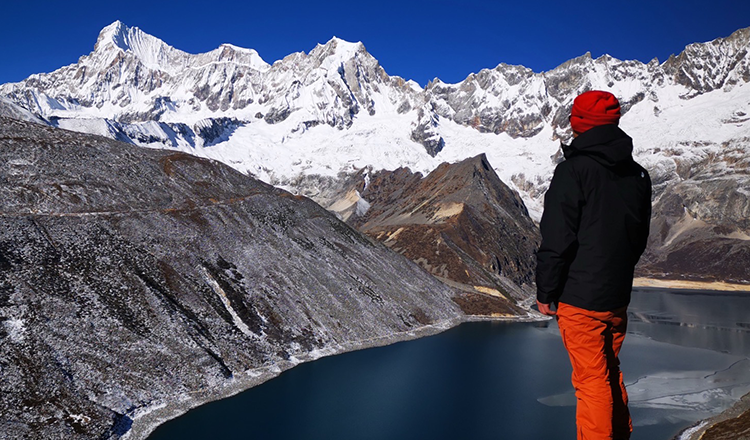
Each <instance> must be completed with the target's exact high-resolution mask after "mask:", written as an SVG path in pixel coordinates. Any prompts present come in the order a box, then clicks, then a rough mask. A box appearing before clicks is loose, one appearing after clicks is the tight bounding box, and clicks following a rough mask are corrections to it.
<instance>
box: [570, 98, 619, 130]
mask: <svg viewBox="0 0 750 440" xmlns="http://www.w3.org/2000/svg"><path fill="white" fill-rule="evenodd" d="M619 122H620V102H619V101H617V98H615V95H613V94H611V93H609V92H603V91H601V90H591V91H589V92H584V93H581V94H580V95H578V97H577V98H576V99H575V100H574V101H573V108H572V109H571V110H570V126H571V127H572V128H573V131H574V132H576V133H583V132H585V131H587V130H590V129H592V128H594V127H596V126H599V125H607V124H615V125H617V124H618V123H619Z"/></svg>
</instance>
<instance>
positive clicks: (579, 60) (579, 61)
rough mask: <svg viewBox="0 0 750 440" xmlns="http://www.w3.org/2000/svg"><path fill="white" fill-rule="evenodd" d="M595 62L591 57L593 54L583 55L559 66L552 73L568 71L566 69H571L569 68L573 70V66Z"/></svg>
mask: <svg viewBox="0 0 750 440" xmlns="http://www.w3.org/2000/svg"><path fill="white" fill-rule="evenodd" d="M593 61H594V59H593V58H592V57H591V52H586V53H585V54H583V55H581V56H578V57H575V58H572V59H570V60H568V61H566V62H564V63H562V64H560V65H559V66H557V67H555V68H554V69H552V70H551V71H550V72H554V71H556V70H566V69H569V68H571V67H572V66H575V65H582V64H590V63H592V62H593Z"/></svg>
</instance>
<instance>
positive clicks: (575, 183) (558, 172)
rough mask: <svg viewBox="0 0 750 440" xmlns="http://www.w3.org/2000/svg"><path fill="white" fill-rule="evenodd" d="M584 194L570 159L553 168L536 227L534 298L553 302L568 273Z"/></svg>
mask: <svg viewBox="0 0 750 440" xmlns="http://www.w3.org/2000/svg"><path fill="white" fill-rule="evenodd" d="M583 204H584V196H583V192H582V190H581V185H580V183H579V180H578V178H577V176H576V174H575V170H574V169H573V164H572V163H571V162H570V161H565V162H562V163H561V164H559V165H558V166H557V168H556V169H555V173H554V176H553V177H552V182H551V183H550V186H549V189H548V190H547V193H546V194H545V196H544V213H543V214H542V221H541V223H540V229H541V233H542V244H541V245H540V247H539V250H538V251H537V254H536V258H537V264H536V288H537V300H539V302H541V303H543V304H549V303H552V302H555V303H556V302H557V301H558V300H559V298H560V295H561V294H562V290H563V287H564V286H565V281H566V278H567V276H568V268H569V267H570V263H571V262H572V261H573V259H574V258H575V255H576V252H577V250H578V227H579V224H580V220H581V208H582V206H583Z"/></svg>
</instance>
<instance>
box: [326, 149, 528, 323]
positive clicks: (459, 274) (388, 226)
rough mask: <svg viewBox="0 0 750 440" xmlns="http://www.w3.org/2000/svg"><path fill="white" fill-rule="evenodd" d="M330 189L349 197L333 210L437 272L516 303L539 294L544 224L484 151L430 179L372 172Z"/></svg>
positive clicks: (331, 202) (329, 203)
mask: <svg viewBox="0 0 750 440" xmlns="http://www.w3.org/2000/svg"><path fill="white" fill-rule="evenodd" d="M331 193H333V195H334V196H340V195H341V194H344V197H338V198H336V197H331V198H329V199H327V200H326V202H325V204H324V206H325V207H326V208H328V209H329V210H331V211H333V212H336V213H337V214H338V215H340V216H341V217H342V218H344V219H346V220H347V222H348V223H349V224H350V225H352V226H354V227H356V228H357V229H358V230H360V231H362V232H364V233H365V234H367V235H369V236H370V237H372V238H374V239H376V240H379V241H381V242H383V243H384V244H385V245H386V246H388V247H390V248H391V249H393V250H394V251H396V252H399V253H401V254H403V255H405V256H407V257H409V258H410V259H411V260H413V261H415V262H417V263H419V264H420V265H421V266H422V267H423V268H425V269H426V270H428V271H429V272H430V273H432V274H433V275H435V276H436V277H439V278H440V279H442V280H444V281H449V282H451V284H452V285H456V286H459V287H460V288H462V289H463V290H465V291H467V292H470V293H473V294H475V295H476V294H477V293H479V292H481V293H484V294H490V295H494V296H495V297H497V298H501V299H507V300H509V301H510V303H511V304H514V303H516V302H526V301H528V300H529V299H530V298H531V297H533V296H534V294H535V290H534V289H533V279H534V268H535V259H534V253H535V251H536V248H537V247H538V245H539V231H538V228H537V227H536V225H535V224H534V223H533V221H532V220H531V219H530V218H529V216H528V212H527V211H526V207H525V206H524V204H523V202H522V201H521V199H520V197H519V196H518V194H517V193H515V192H513V191H512V190H511V189H510V188H508V187H507V186H506V185H505V184H503V183H502V182H501V181H500V179H499V178H498V177H497V174H495V172H494V170H493V169H492V167H491V165H490V163H489V162H488V161H487V158H486V157H485V156H484V155H480V156H477V157H474V158H470V159H466V160H464V161H462V162H459V163H456V164H447V163H445V164H443V165H441V166H439V167H438V168H437V169H435V170H434V171H432V172H431V173H430V174H429V175H427V176H422V175H421V174H420V173H412V172H411V171H410V170H408V169H405V168H400V169H397V170H395V171H392V172H391V171H377V172H372V171H371V170H369V171H367V172H363V173H360V174H358V175H356V176H355V177H353V178H351V179H349V181H348V182H347V185H346V187H345V188H337V189H336V190H334V191H331ZM511 310H512V309H511ZM496 313H499V312H496ZM506 313H507V312H506ZM515 313H518V312H515Z"/></svg>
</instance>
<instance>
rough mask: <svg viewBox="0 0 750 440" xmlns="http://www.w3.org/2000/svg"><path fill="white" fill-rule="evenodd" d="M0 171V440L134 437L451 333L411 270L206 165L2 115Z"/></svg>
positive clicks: (272, 191)
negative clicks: (335, 366)
mask: <svg viewBox="0 0 750 440" xmlns="http://www.w3.org/2000/svg"><path fill="white" fill-rule="evenodd" d="M0 158H1V160H0V223H2V226H1V227H0V269H1V270H0V368H1V371H2V378H3V380H2V382H1V383H0V414H1V415H0V437H2V438H8V439H10V438H67V439H78V438H80V439H83V438H113V439H114V438H119V437H120V436H122V435H123V434H125V433H128V432H130V431H131V430H132V429H135V427H138V426H140V427H141V429H140V431H139V432H140V434H139V435H141V436H142V435H145V433H147V432H148V429H147V427H146V428H143V426H141V425H139V423H141V420H143V419H142V417H145V415H148V413H149V411H151V410H153V409H155V408H162V409H161V410H160V411H167V410H168V409H169V408H171V406H170V405H173V404H175V403H176V402H179V403H180V405H182V408H183V409H182V411H184V409H186V408H189V407H191V406H194V405H197V404H199V403H201V402H202V401H205V399H210V398H216V397H217V396H220V395H226V393H227V392H228V391H227V390H230V389H234V388H232V387H235V388H241V387H242V384H244V383H246V380H247V379H248V378H252V377H254V376H256V375H259V374H260V372H261V371H266V372H269V374H271V375H272V374H278V373H279V372H280V371H282V370H283V369H285V368H289V367H291V366H293V365H294V364H295V363H298V362H300V361H302V360H305V359H310V358H314V357H316V356H320V355H323V354H332V353H336V352H339V351H342V350H347V349H351V348H353V347H357V346H367V345H372V344H382V343H387V342H388V341H391V340H395V339H398V338H404V337H409V336H408V335H409V334H412V335H414V334H415V333H414V332H417V331H419V330H420V329H430V328H432V329H435V330H433V331H436V329H438V328H441V327H443V328H444V327H446V326H449V325H452V324H455V323H457V322H458V321H459V320H461V319H463V318H462V316H463V313H462V312H461V311H460V309H459V306H458V305H457V304H456V302H455V301H454V299H453V298H454V296H455V291H453V290H452V289H450V288H448V287H446V286H445V285H444V284H442V283H440V282H438V281H437V280H435V279H434V278H433V277H431V276H430V275H429V274H427V273H426V272H424V271H423V270H422V269H420V268H419V267H418V266H417V265H415V264H413V263H411V262H410V261H408V260H407V259H406V258H404V257H402V256H400V255H397V254H395V253H393V252H391V251H389V250H388V249H386V248H385V247H384V246H382V245H380V244H378V243H376V242H374V241H371V240H370V239H368V238H367V237H365V236H363V235H361V234H360V233H358V232H357V231H355V230H354V229H352V228H351V227H349V226H348V225H346V224H345V223H343V222H341V221H339V220H338V219H336V218H335V217H334V216H333V215H332V214H330V213H329V212H328V211H326V210H324V209H323V208H321V207H320V206H319V205H317V204H315V203H313V202H312V201H310V200H309V199H307V198H304V197H296V196H292V195H291V194H289V193H287V192H285V191H282V190H279V189H276V188H273V187H271V186H269V185H267V184H264V183H262V182H260V181H257V180H255V179H252V178H250V177H247V176H245V175H243V174H240V173H238V172H236V171H234V170H233V169H231V168H229V167H227V166H225V165H222V164H220V163H217V162H213V161H209V160H206V159H199V158H196V157H194V156H190V155H187V154H183V153H175V152H169V151H164V150H150V149H142V148H138V147H134V146H131V145H127V144H122V143H118V142H115V141H112V140H109V139H106V138H103V137H98V136H91V135H82V134H77V133H73V132H68V131H64V130H59V129H54V128H50V127H45V126H42V125H38V124H31V123H27V122H23V121H18V120H10V119H7V118H1V117H0ZM316 353H317V354H316ZM263 377H266V376H263ZM266 378H267V377H266ZM244 386H247V385H244ZM238 390H239V389H235V392H236V391H238ZM198 396H202V397H198ZM201 399H204V400H201ZM170 414H171V415H170ZM175 414H176V413H169V412H168V411H167V415H166V416H164V417H170V416H174V415H175ZM161 420H163V419H161ZM136 437H138V436H136Z"/></svg>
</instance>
